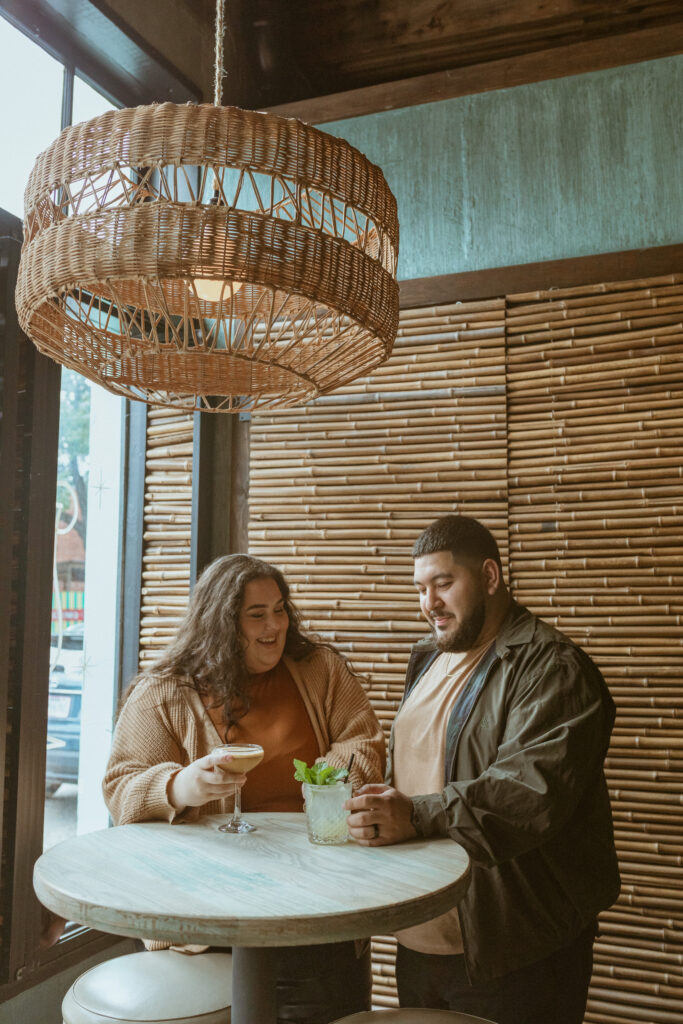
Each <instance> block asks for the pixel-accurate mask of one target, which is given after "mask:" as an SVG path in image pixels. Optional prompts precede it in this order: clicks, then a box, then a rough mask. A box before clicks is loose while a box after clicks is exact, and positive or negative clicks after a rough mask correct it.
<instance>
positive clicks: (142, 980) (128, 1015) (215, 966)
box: [62, 949, 232, 1024]
mask: <svg viewBox="0 0 683 1024" xmlns="http://www.w3.org/2000/svg"><path fill="white" fill-rule="evenodd" d="M231 967H232V957H231V956H230V954H229V953H202V954H200V955H199V956H186V955H185V954H184V953H175V952H173V950H170V949H164V950H160V951H159V952H156V953H130V954H128V956H119V957H115V958H114V959H113V960H105V961H104V963H101V964H98V965H97V966H96V967H92V968H91V969H90V970H89V971H86V972H85V974H82V975H81V976H80V978H77V979H76V981H75V982H74V983H73V985H72V986H71V988H70V989H69V991H68V992H67V994H66V995H65V997H64V1001H63V1003H62V1017H63V1019H64V1024H148V1022H149V1024H151V1022H153V1024H166V1022H173V1024H228V1022H229V1020H230V1005H231V1002H232V970H231Z"/></svg>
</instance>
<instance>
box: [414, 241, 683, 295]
mask: <svg viewBox="0 0 683 1024" xmlns="http://www.w3.org/2000/svg"><path fill="white" fill-rule="evenodd" d="M681 271H683V245H660V246H656V247H655V248H652V249H627V250H624V251H623V252H609V253H598V254H596V255H595V256H576V257H573V258H570V259H564V260H545V261H542V262H540V263H520V264H519V265H517V266H510V267H490V268H488V269H486V270H472V271H465V272H464V273H460V274H441V275H439V276H436V277H417V278H413V279H412V280H410V281H401V282H400V284H399V302H400V306H401V309H414V308H416V307H422V306H439V305H443V304H445V303H450V302H473V301H475V300H478V299H491V298H498V297H499V296H501V295H514V294H518V293H520V292H537V291H538V292H543V291H548V290H549V289H551V288H571V287H573V286H575V285H576V286H583V285H588V284H602V283H603V282H605V281H630V280H633V279H635V278H638V279H642V278H647V277H663V276H664V275H666V274H680V273H681Z"/></svg>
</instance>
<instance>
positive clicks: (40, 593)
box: [0, 3, 198, 1004]
mask: <svg viewBox="0 0 683 1024" xmlns="http://www.w3.org/2000/svg"><path fill="white" fill-rule="evenodd" d="M8 7H9V8H11V10H8ZM17 11H18V8H17V5H16V4H6V3H1V4H0V12H1V14H2V15H3V16H5V17H6V18H7V20H8V21H9V22H10V23H11V24H12V25H13V26H14V27H15V28H18V29H19V30H20V31H23V32H24V33H25V34H26V35H27V36H29V38H31V39H32V40H33V41H34V42H36V44H37V45H40V46H41V47H42V48H43V49H45V50H46V51H47V52H48V53H50V54H51V56H53V57H55V58H56V59H57V60H59V61H60V63H61V64H62V65H63V68H64V72H63V88H62V109H61V125H60V126H57V125H55V137H56V136H57V134H58V130H60V129H63V128H65V127H67V126H68V125H69V124H71V122H72V114H73V96H74V79H75V76H76V70H77V68H76V66H75V64H74V62H73V60H70V59H69V57H73V56H74V50H73V48H71V49H70V50H69V51H68V52H66V51H67V48H65V47H64V46H60V43H61V42H62V40H61V39H60V37H59V36H58V35H55V36H53V37H50V34H49V33H47V34H45V35H40V34H38V33H37V32H36V31H35V25H34V24H32V23H30V21H29V19H30V17H31V12H28V11H26V9H25V8H24V9H23V11H21V12H20V13H17ZM22 13H23V15H24V18H25V20H24V21H22V17H21V14H22ZM76 59H78V57H76ZM78 71H79V77H81V78H82V79H83V80H84V81H85V82H86V83H88V84H90V85H91V86H93V87H95V88H97V89H99V91H101V92H102V93H103V95H105V97H106V98H107V99H109V100H110V101H113V102H115V103H116V102H118V103H119V104H120V105H124V103H125V100H126V99H127V98H128V97H126V96H123V95H122V94H121V92H120V93H119V98H118V100H117V99H115V98H113V95H112V88H111V79H110V77H109V75H108V71H107V68H106V66H105V65H104V63H103V62H100V64H99V65H98V63H97V61H95V62H94V63H93V62H92V61H91V62H90V63H89V64H88V66H87V68H85V67H80V66H79V67H78ZM156 84H158V83H156ZM140 90H141V94H140V95H136V96H135V97H134V100H135V101H136V102H142V103H144V102H151V101H152V100H153V99H157V98H159V97H158V95H157V92H156V91H155V81H154V79H153V77H150V78H149V80H148V81H146V82H145V81H141V83H140ZM179 92H180V97H179V99H180V101H182V100H184V99H188V98H191V99H195V100H196V99H198V97H197V96H196V95H193V94H192V93H190V92H188V90H187V89H186V88H184V89H180V90H179ZM145 93H146V95H145ZM0 236H4V237H2V238H0V259H2V260H3V261H4V263H5V270H6V274H7V282H8V286H7V301H6V306H7V308H6V310H5V311H4V312H5V323H4V325H3V324H1V323H0V326H4V335H5V337H4V348H3V357H2V367H3V370H4V380H3V382H2V389H1V390H0V396H1V402H2V412H3V418H2V431H1V432H0V453H1V454H2V456H3V460H4V461H5V462H6V464H7V466H8V467H11V469H12V476H11V481H12V483H11V485H10V486H6V487H5V488H4V491H5V493H4V494H3V499H2V502H1V504H0V513H2V514H3V519H4V521H5V522H6V523H8V524H9V523H13V526H14V527H16V524H17V523H19V522H21V528H20V531H19V533H20V535H21V539H20V542H19V546H20V559H19V568H18V577H19V588H18V601H17V606H16V619H15V628H16V649H17V654H16V658H15V661H14V671H13V673H12V676H13V678H10V664H9V660H8V657H7V654H6V650H7V649H8V646H9V645H8V644H7V643H4V644H3V651H2V654H0V758H1V759H2V763H3V764H4V765H5V785H4V789H3V791H2V792H0V839H1V838H2V836H3V835H4V836H5V844H4V849H3V850H2V855H3V860H4V863H3V869H4V871H5V872H6V877H5V879H4V880H3V881H4V882H5V883H6V887H5V886H4V887H3V889H2V890H0V892H1V893H2V898H3V906H2V908H0V909H1V910H2V913H3V914H4V916H5V918H6V921H5V925H4V926H1V931H2V939H3V944H4V948H2V949H0V1004H2V1003H3V1002H5V1001H7V1000H8V999H11V998H13V997H15V996H16V995H19V994H20V993H21V992H23V991H26V990H27V989H29V988H32V987H33V986H34V985H37V984H39V983H41V982H42V981H44V980H46V979H47V978H49V977H51V976H52V975H54V974H57V973H59V972H61V971H63V970H64V969H66V968H68V967H70V966H73V965H75V964H77V963H79V962H81V961H82V960H84V959H85V958H86V957H89V956H92V955H93V954H96V953H98V952H100V951H101V950H103V949H105V948H106V947H108V946H110V945H113V944H115V943H118V942H120V941H121V940H120V937H118V936H114V935H106V934H104V933H101V932H97V931H94V930H92V929H89V928H86V927H82V926H74V927H73V928H71V929H69V930H68V932H66V933H65V935H64V936H62V938H61V939H60V940H59V941H58V942H57V943H56V944H55V945H54V946H52V947H51V948H49V949H40V946H39V939H40V931H41V907H40V904H39V902H38V900H37V898H36V896H35V894H34V891H33V865H34V863H35V861H36V860H37V858H38V857H39V856H40V854H41V853H42V848H43V831H44V808H45V762H46V736H47V708H48V689H49V658H50V631H51V627H50V619H51V603H52V560H53V545H54V502H55V495H56V484H57V468H58V467H57V448H58V433H59V412H60V390H61V387H60V386H61V367H60V366H59V364H57V363H55V362H53V361H52V360H50V359H48V358H47V357H45V356H43V355H41V354H40V353H39V352H38V351H37V350H36V349H35V348H34V347H33V345H32V344H30V343H28V342H27V341H26V339H25V337H24V335H23V334H22V332H21V330H20V328H19V325H18V322H17V319H16V311H15V309H14V303H13V302H12V301H11V298H10V296H11V294H13V291H14V288H15V286H16V275H17V270H18V265H19V254H20V245H21V239H22V225H21V221H20V220H19V218H17V217H15V216H14V215H12V214H9V213H7V212H6V211H0ZM20 353H22V355H21V356H20ZM20 358H21V359H23V360H24V365H26V367H27V369H26V372H27V376H28V378H29V382H28V389H27V390H28V391H30V394H29V395H28V396H27V397H28V401H29V402H30V403H31V412H30V427H29V426H27V425H26V424H25V425H24V428H23V430H22V435H21V436H20V435H19V433H18V422H17V409H18V401H17V396H18V390H17V389H18V386H19V376H18V370H19V359H20ZM146 425H147V407H146V406H145V405H144V404H142V403H138V402H131V401H129V400H125V409H124V415H123V424H122V445H121V458H122V467H121V472H122V488H121V499H120V516H119V574H118V576H119V584H118V600H117V607H118V622H117V636H116V652H117V654H116V659H115V686H114V692H115V696H114V700H113V706H112V719H113V717H114V715H115V712H116V707H117V706H118V702H119V699H120V695H121V692H122V690H123V689H124V688H125V686H127V684H128V681H129V680H130V678H131V676H132V675H133V674H134V673H135V671H136V670H137V660H138V650H139V625H140V593H141V585H142V522H143V504H144V473H145V446H146ZM18 443H23V445H24V450H23V453H22V464H21V470H20V473H21V480H22V487H23V492H22V499H21V502H20V510H19V511H20V514H17V510H16V509H15V508H14V502H15V495H14V487H15V476H14V473H15V467H16V465H17V463H16V454H15V453H16V450H17V444H18ZM7 479H8V478H5V482H6V483H7ZM13 533H14V530H13V529H6V530H5V531H4V534H3V537H2V538H1V539H0V555H3V556H5V560H4V561H3V564H5V565H8V564H10V560H11V557H12V547H13ZM4 575H5V578H6V579H5V580H4V581H3V582H2V583H1V584H0V640H3V641H4V640H9V628H10V599H11V582H10V580H9V579H7V577H9V576H10V575H11V574H10V573H5V574H4ZM10 716H13V717H12V718H10ZM8 724H11V726H12V728H13V729H14V730H16V736H15V739H14V741H13V743H14V746H13V747H11V746H9V745H8V744H7V727H8ZM9 754H11V755H12V757H11V763H9V762H8V756H9ZM3 826H4V832H3Z"/></svg>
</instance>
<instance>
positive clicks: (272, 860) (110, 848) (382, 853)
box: [33, 814, 469, 1024]
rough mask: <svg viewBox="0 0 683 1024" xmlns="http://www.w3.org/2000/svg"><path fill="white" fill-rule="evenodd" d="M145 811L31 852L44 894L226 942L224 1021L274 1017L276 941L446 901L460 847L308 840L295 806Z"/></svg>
mask: <svg viewBox="0 0 683 1024" xmlns="http://www.w3.org/2000/svg"><path fill="white" fill-rule="evenodd" d="M224 820H225V818H224V817H223V816H213V817H205V818H201V819H199V821H196V822H193V823H191V824H178V825H169V824H166V823H165V822H147V823H144V824H139V825H122V826H119V827H118V828H110V829H105V830H103V831H101V832H91V833H89V834H87V835H82V836H76V837H75V838H73V839H67V840H66V841H65V842H62V843H59V844H58V845H57V846H55V847H53V848H52V849H51V850H47V851H46V852H45V853H44V854H43V855H42V856H41V857H40V858H39V859H38V861H37V862H36V865H35V869H34V874H33V883H34V887H35V891H36V894H37V896H38V899H39V900H40V902H41V903H43V904H44V905H45V906H46V907H48V909H49V910H52V911H54V912H55V913H57V914H60V915H61V916H62V917H65V918H67V920H69V921H75V922H77V923H78V924H83V925H90V926H92V927H93V928H98V929H100V930H101V931H104V932H112V933H113V934H114V935H126V936H131V937H134V938H154V939H161V940H166V941H169V942H173V943H174V944H178V943H182V944H185V943H200V944H206V945H210V946H232V955H233V1004H232V1022H233V1024H275V1021H276V1010H275V976H274V964H273V950H274V948H275V947H278V946H299V945H310V944H312V943H322V942H339V941H342V940H344V939H357V938H363V937H366V936H369V935H384V934H387V933H389V932H393V931H395V930H397V929H399V928H407V927H409V926H411V925H415V924H421V923H422V922H423V921H427V920H429V919H431V918H432V917H436V916H437V915H439V914H443V913H444V912H445V911H447V910H450V909H451V907H453V906H455V904H456V903H457V902H458V900H459V899H460V898H461V896H462V895H463V893H464V892H465V890H466V888H467V885H468V882H469V860H468V857H467V854H466V853H465V851H464V850H463V849H462V847H460V846H458V844H457V843H454V842H453V841H452V840H450V839H430V840H417V839H416V840H412V841H411V842H408V843H401V844H398V845H396V846H379V847H377V846H376V847H365V846H358V845H357V844H356V843H353V842H349V843H346V844H345V845H343V846H314V845H313V844H312V843H310V842H309V841H308V837H307V833H306V820H305V815H303V814H250V815H249V821H251V822H252V823H253V824H254V825H256V826H257V831H255V832H251V833H247V834H243V835H226V834H225V833H222V832H218V831H217V825H219V824H220V823H221V822H222V821H224Z"/></svg>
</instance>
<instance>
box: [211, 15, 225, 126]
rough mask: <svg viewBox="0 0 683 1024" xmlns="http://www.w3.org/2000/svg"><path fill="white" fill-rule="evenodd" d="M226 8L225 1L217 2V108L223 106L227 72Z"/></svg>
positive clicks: (215, 92) (214, 94) (215, 91)
mask: <svg viewBox="0 0 683 1024" xmlns="http://www.w3.org/2000/svg"><path fill="white" fill-rule="evenodd" d="M224 8H225V0H216V43H215V46H216V57H215V66H214V79H213V105H214V106H215V107H220V105H221V100H222V98H223V79H224V78H225V71H224V70H223V36H224V35H225V18H224V13H225V12H224Z"/></svg>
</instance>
